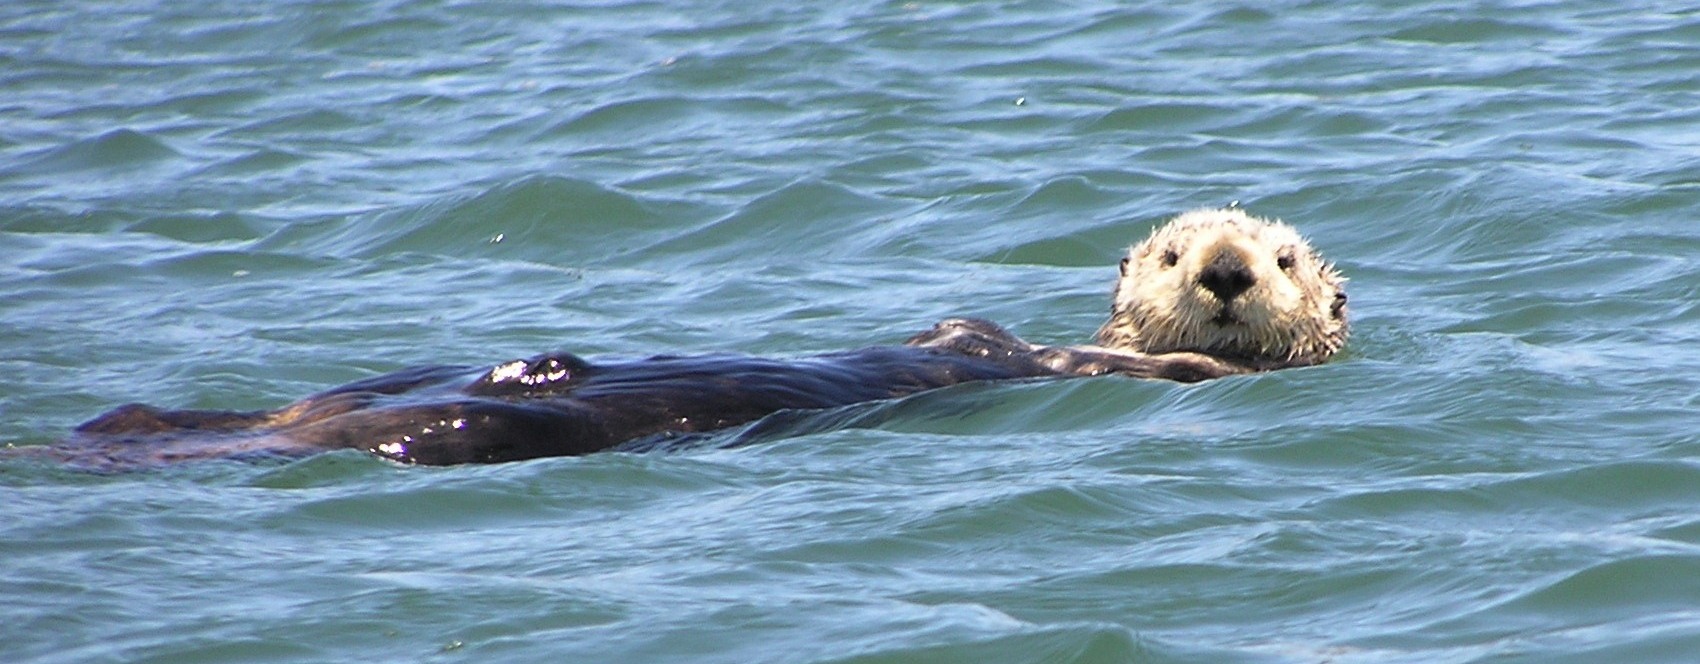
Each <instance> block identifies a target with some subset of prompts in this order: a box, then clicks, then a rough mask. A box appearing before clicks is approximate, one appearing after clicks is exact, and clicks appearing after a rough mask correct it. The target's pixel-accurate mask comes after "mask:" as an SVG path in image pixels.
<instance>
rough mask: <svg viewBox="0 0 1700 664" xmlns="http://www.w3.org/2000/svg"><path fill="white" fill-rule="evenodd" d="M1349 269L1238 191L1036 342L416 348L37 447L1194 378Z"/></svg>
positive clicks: (291, 442) (291, 438) (1261, 352)
mask: <svg viewBox="0 0 1700 664" xmlns="http://www.w3.org/2000/svg"><path fill="white" fill-rule="evenodd" d="M1342 282H1343V280H1342V279H1341V278H1340V276H1339V275H1338V274H1337V273H1336V272H1335V271H1334V269H1333V268H1332V267H1331V266H1330V265H1329V264H1328V263H1326V262H1324V261H1323V260H1322V259H1321V258H1320V257H1319V256H1317V255H1316V252H1315V251H1314V250H1312V249H1311V247H1310V245H1309V244H1307V243H1306V242H1305V241H1304V239H1303V238H1301V237H1300V236H1299V235H1298V233H1297V232H1295V231H1294V230H1293V229H1292V228H1290V227H1288V226H1286V225H1285V224H1282V223H1279V222H1274V221H1267V220H1263V219H1259V218H1256V217H1252V216H1250V215H1247V214H1246V213H1245V212H1243V211H1241V210H1239V209H1237V208H1227V209H1211V210H1198V211H1193V212H1188V213H1186V214H1183V215H1181V216H1179V217H1177V218H1175V219H1174V220H1173V221H1171V222H1170V223H1168V224H1167V225H1165V226H1163V227H1161V228H1159V229H1157V230H1156V231H1154V232H1153V233H1152V234H1151V236H1150V238H1148V239H1146V240H1145V241H1144V242H1142V243H1140V244H1138V245H1136V246H1134V247H1133V248H1132V249H1131V250H1130V251H1129V253H1128V255H1127V257H1126V258H1124V259H1122V262H1121V278H1120V279H1119V280H1118V282H1117V285H1116V288H1115V298H1114V303H1113V304H1112V306H1111V311H1110V319H1109V321H1108V322H1107V323H1105V324H1104V326H1103V328H1102V329H1100V330H1099V331H1098V335H1097V339H1096V341H1097V342H1098V343H1097V345H1090V346H1037V345H1033V344H1029V343H1027V342H1026V341H1023V340H1021V339H1020V338H1018V337H1016V336H1015V335H1012V334H1010V333H1009V332H1007V331H1005V330H1004V329H1003V328H1001V327H998V326H997V325H995V324H993V323H990V322H988V321H984V320H978V319H972V318H957V319H950V320H946V321H943V322H940V323H938V324H937V325H935V326H933V327H932V328H931V329H929V330H926V331H924V332H922V333H920V334H917V335H915V336H913V337H911V338H910V339H908V340H907V341H906V342H904V344H903V345H901V346H876V347H871V348H864V349H861V350H853V351H847V352H840V353H829V354H825V355H816V356H811V357H802V358H795V359H785V360H778V359H765V358H758V357H746V356H730V355H712V356H688V357H680V356H656V357H650V358H646V359H639V360H630V361H610V362H595V363H593V362H590V361H587V360H585V359H583V358H580V357H578V356H576V355H572V354H570V353H550V354H545V355H539V356H536V357H532V358H527V359H522V360H515V361H512V362H507V363H504V364H500V365H497V366H495V367H494V368H488V367H468V366H425V367H417V368H412V369H406V370H402V371H398V372H395V373H391V374H386V375H382V376H377V377H374V378H370V379H366V380H362V381H357V382H354V383H351V384H348V385H344V386H341V387H338V388H335V389H332V390H329V391H326V392H322V393H319V394H315V395H313V396H309V397H307V398H305V399H303V400H301V401H298V402H296V403H293V404H290V405H288V406H285V407H283V408H281V409H277V410H268V411H254V412H231V411H207V410H167V409H160V408H155V407H152V406H146V405H142V404H130V405H126V406H121V407H119V408H117V409H114V410H112V411H110V412H107V413H106V414H103V415H101V416H99V417H97V418H95V419H93V420H90V421H89V422H87V423H85V424H83V425H81V426H79V427H77V428H76V430H75V431H74V432H73V434H72V435H71V437H70V438H69V439H67V440H65V441H64V442H62V443H60V444H58V445H54V446H50V447H49V448H47V449H46V450H42V451H44V452H46V453H47V454H49V455H50V456H53V457H55V458H60V459H64V460H69V461H73V462H82V463H85V464H93V465H100V466H114V465H117V466H133V465H148V464H154V463H161V462H170V461H177V460H184V459H196V458H231V457H246V456H285V457H290V456H304V455H308V454H312V453H316V452H322V451H326V450H332V449H342V448H353V449H360V450H365V451H367V452H370V453H372V454H375V455H377V456H380V457H383V458H386V459H391V460H394V461H398V462H403V463H417V464H434V465H435V464H457V463H475V462H483V463H489V462H500V461H514V460H520V459H530V458H537V457H549V456H566V455H578V454H588V453H591V452H597V451H601V450H607V449H611V448H615V447H617V446H620V445H622V444H623V443H631V442H632V441H641V440H645V439H657V438H666V437H672V436H681V435H686V434H690V433H694V432H704V431H712V430H716V429H724V428H727V427H732V426H736V425H739V424H744V423H748V422H752V421H754V420H757V419H760V418H762V417H765V416H767V415H770V414H772V413H775V412H778V411H782V410H799V409H823V408H832V407H837V406H844V405H849V404H854V403H860V402H866V401H876V400H881V399H891V398H895V397H901V396H904V395H908V394H913V393H916V392H921V391H924V390H931V389H936V388H941V387H945V386H949V385H955V384H960V383H966V382H972V381H989V380H1009V379H1018V378H1046V377H1064V376H1092V375H1100V374H1106V373H1118V374H1123V375H1127V376H1134V377H1140V378H1161V379H1169V380H1176V381H1185V382H1193V381H1200V380H1206V379H1210V378H1217V377H1221V376H1226V375H1231V374H1240V373H1251V372H1257V371H1267V370H1271V369H1276V368H1281V367H1291V366H1303V365H1310V364H1316V363H1319V362H1322V361H1324V360H1326V359H1328V357H1330V356H1331V355H1333V354H1334V353H1335V352H1336V351H1338V350H1339V349H1340V347H1341V345H1342V344H1343V343H1344V342H1345V339H1346V332H1347V325H1346V306H1345V305H1346V295H1345V292H1344V290H1343V288H1342V286H1343V284H1342Z"/></svg>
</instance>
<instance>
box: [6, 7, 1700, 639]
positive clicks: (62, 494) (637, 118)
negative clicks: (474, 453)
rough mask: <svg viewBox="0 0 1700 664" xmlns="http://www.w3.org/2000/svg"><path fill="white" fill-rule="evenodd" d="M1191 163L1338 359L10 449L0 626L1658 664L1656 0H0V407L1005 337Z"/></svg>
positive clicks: (1204, 196) (228, 395) (1675, 254)
mask: <svg viewBox="0 0 1700 664" xmlns="http://www.w3.org/2000/svg"><path fill="white" fill-rule="evenodd" d="M1231 201H1239V202H1240V203H1241V204H1243V205H1244V206H1245V207H1247V208H1248V209H1250V210H1251V211H1252V212H1254V213H1258V214H1262V215H1266V216H1274V217H1281V218H1284V219H1286V220H1288V221H1289V222H1291V223H1293V224H1294V225H1296V226H1297V227H1299V228H1300V229H1301V230H1302V231H1303V232H1304V233H1306V234H1307V235H1308V236H1310V237H1311V239H1312V241H1313V243H1314V244H1315V245H1317V246H1318V247H1319V248H1320V249H1321V250H1322V251H1323V252H1324V253H1325V254H1326V255H1328V256H1329V257H1331V258H1332V259H1334V260H1335V261H1336V262H1337V263H1338V264H1339V266H1340V267H1341V269H1342V270H1343V271H1344V272H1345V273H1346V274H1347V275H1348V276H1349V277H1350V278H1351V280H1352V281H1351V283H1350V291H1351V293H1352V297H1353V300H1352V307H1353V312H1354V315H1355V320H1354V322H1355V328H1354V329H1355V336H1354V338H1353V341H1352V344H1351V347H1350V348H1349V351H1348V352H1347V353H1346V354H1345V355H1344V356H1342V357H1341V358H1340V359H1339V361H1337V362H1335V363H1332V364H1330V365H1327V366H1324V367H1318V368H1311V369H1302V370H1292V371H1283V372H1278V373H1274V374H1267V375H1260V376H1252V377H1240V378H1232V379H1224V380H1220V381H1215V382H1211V383H1207V384H1201V385H1195V386H1182V385H1175V384H1169V383H1163V382H1151V381H1137V380H1130V379H1123V378H1101V379H1083V380H1074V381H1063V382H1052V383H1032V384H1019V385H1002V386H972V387H968V388H965V389H953V390H947V391H943V392H939V393H932V394H927V395H922V396H919V397H916V398H912V399H909V400H905V401H900V402H895V403H890V404H884V405H880V406H877V407H874V408H872V409H868V410H866V411H865V413H864V414H865V417H862V418H860V419H857V420H855V421H854V422H853V425H852V426H844V427H833V428H828V429H827V430H822V431H814V432H812V433H807V432H806V433H804V434H803V435H798V436H794V437H789V438H783V439H778V440H769V441H767V442H764V443H761V444H758V445H752V446H746V447H739V448H734V449H700V450H694V451H686V452H679V453H671V454H602V455H594V456H590V457H584V458H571V459H546V460H539V461H534V462H525V463H515V464H505V465H496V466H480V467H455V468H440V469H437V468H405V467H398V466H392V465H388V464H385V463H382V462H379V461H376V460H373V459H369V458H366V457H363V456H361V455H358V454H354V453H337V454H329V455H323V456H319V457H315V458H311V459H307V460H302V461H297V462H292V463H287V464H283V463H271V464H266V463H238V462H214V463H205V464H194V465H189V466H184V467H176V468H166V469H158V470H150V471H143V472H134V473H119V474H93V473H86V472H79V471H73V470H68V469H64V468H58V467H54V466H51V465H46V464H42V463H39V462H26V461H19V460H16V459H14V460H10V461H0V598H4V601H3V602H0V660H4V661H7V662H94V661H124V662H226V661H231V662H235V661H408V662H414V661H437V662H496V661H512V662H535V661H582V662H693V663H694V662H736V663H748V662H972V663H974V664H988V663H991V662H1423V663H1431V662H1630V661H1634V662H1692V661H1696V658H1700V655H1697V654H1696V653H1700V433H1697V432H1700V426H1697V423H1700V415H1697V410H1700V378H1697V376H1700V304H1697V302H1700V13H1697V12H1695V11H1694V10H1693V9H1692V8H1688V9H1682V8H1681V7H1680V4H1679V3H1657V2H1641V3H1636V2H1620V3H1596V2H1589V1H1584V0H1558V1H1554V2H1492V3H1472V2H1417V3H1408V2H1403V1H1399V2H1395V1H1391V0H1385V1H1381V2H1357V3H1317V2H1288V1H1278V2H1271V3H1245V4H1238V5H1234V4H1228V3H1191V4H1181V5H1179V6H1177V5H1175V4H1173V3H1156V2H1152V3H1140V4H1121V3H1099V2H1041V1H1004V2H932V1H920V2H861V1H858V2H818V3H817V2H773V1H771V0H750V1H739V2H707V1H686V2H644V1H640V0H610V1H608V2H591V3H582V4H552V3H549V4H520V3H504V2H489V1H478V0H475V1H469V2H424V1H421V0H400V1H394V2H378V1H376V0H344V1H339V2H277V3H245V2H241V3H239V2H192V3H173V2H163V1H162V2H140V1H135V2H131V1H120V2H69V1H67V2H38V1H33V0H22V1H12V2H6V3H3V4H0V423H3V424H4V427H3V428H0V445H17V446H24V445H37V444H44V443H48V442H51V441H53V440H54V439H55V438H56V437H59V436H62V435H63V434H64V433H65V432H66V431H67V430H69V429H70V428H71V427H73V426H75V425H76V424H77V423H78V422H80V421H82V420H85V419H87V418H89V417H92V416H93V415H95V414H97V413H99V412H101V411H103V410H105V409H108V408H110V407H112V406H115V405H118V404H121V403H124V402H130V401H145V402H150V403H155V404H159V405H165V406H172V407H193V408H224V409H249V408H267V407H274V406H277V405H279V404H282V403H285V402H287V401H289V400H291V399H294V398H297V397H300V396H302V395H305V394H307V393H310V392H313V391H316V390H320V389H324V388H326V387H330V386H333V385H337V384H340V383H344V382H347V381H351V380H355V379H359V378H362V377H366V376H371V375H374V374H376V373H380V372H385V371H390V370H394V369H398V368H402V367H405V366H409V365H412V364H419V363H451V362H452V363H494V362H497V361H502V360H506V359H510V358H515V357H522V356H527V355H532V354H535V353H538V352H542V351H545V350H555V349H561V350H570V351H573V352H577V353H581V354H585V355H590V356H640V355H645V354H651V353H659V352H671V353H695V352H720V351H732V352H746V353H758V354H765V355H778V356H785V355H803V354H808V353H813V352H824V351H832V350H840V349H846V348H853V347H859V346H863V345H869V344H876V343H895V342H898V341H901V340H902V339H903V338H904V337H905V336H907V335H908V334H910V333H912V332H914V331H917V330H919V329H922V328H925V327H926V326H928V325H930V324H931V323H933V322H934V321H936V320H937V319H940V318H942V317H946V316H952V315H973V316H981V317H986V318H990V319H993V320H996V321H998V322H1000V323H1003V324H1005V325H1006V326H1008V327H1010V328H1011V329H1012V330H1014V331H1015V332H1017V333H1018V334H1021V335H1023V336H1025V337H1027V338H1029V339H1033V340H1035V341H1039V342H1045V343H1073V342H1080V341H1084V340H1085V339H1086V337H1087V336H1088V335H1089V334H1090V333H1091V332H1092V330H1093V329H1095V327H1096V325H1097V324H1098V323H1099V322H1100V321H1101V320H1102V317H1103V315H1104V313H1105V311H1106V307H1107V304H1108V291H1109V286H1110V282H1111V280H1112V279H1113V276H1114V262H1115V260H1116V258H1117V257H1118V254H1119V252H1120V251H1121V250H1122V249H1123V248H1125V247H1126V246H1127V245H1128V244H1130V243H1132V242H1134V241H1136V240H1138V239H1140V238H1141V237H1143V235H1144V234H1145V233H1146V232H1148V229H1149V228H1150V227H1151V226H1153V225H1154V224H1156V223H1158V222H1160V221H1161V220H1163V219H1164V218H1166V217H1168V216H1171V215H1173V214H1175V213H1178V212H1180V211H1183V210H1186V209H1189V208H1193V207H1199V206H1207V205H1223V204H1227V203H1229V202H1231Z"/></svg>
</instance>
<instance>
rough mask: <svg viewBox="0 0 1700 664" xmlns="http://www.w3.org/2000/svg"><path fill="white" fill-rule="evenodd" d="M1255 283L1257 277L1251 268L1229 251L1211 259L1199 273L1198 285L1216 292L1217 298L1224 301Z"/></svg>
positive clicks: (1236, 295) (1237, 295) (1231, 298)
mask: <svg viewBox="0 0 1700 664" xmlns="http://www.w3.org/2000/svg"><path fill="white" fill-rule="evenodd" d="M1255 283H1257V277H1256V276H1255V275H1253V274H1252V273H1251V269H1250V268H1247V267H1246V266H1245V263H1244V262H1242V261H1241V260H1239V257H1238V256H1236V255H1234V254H1233V252H1228V251H1225V252H1222V253H1220V254H1217V255H1216V259H1215V260H1212V261H1210V264H1209V265H1206V266H1204V270H1203V271H1202V272H1199V273H1198V285H1200V286H1203V287H1204V290H1207V291H1210V292H1212V293H1215V294H1216V298H1217V299H1219V300H1221V301H1223V302H1228V301H1230V300H1233V299H1234V298H1236V297H1239V294H1240V293H1244V292H1246V289H1248V288H1251V286H1252V284H1255Z"/></svg>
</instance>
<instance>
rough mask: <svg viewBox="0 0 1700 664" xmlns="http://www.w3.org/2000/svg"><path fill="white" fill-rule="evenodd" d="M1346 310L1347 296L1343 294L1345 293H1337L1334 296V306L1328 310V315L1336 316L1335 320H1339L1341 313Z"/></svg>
mask: <svg viewBox="0 0 1700 664" xmlns="http://www.w3.org/2000/svg"><path fill="white" fill-rule="evenodd" d="M1345 310H1346V294H1345V293H1343V292H1342V293H1335V294H1334V305H1333V306H1331V307H1329V308H1328V313H1331V314H1334V317H1335V318H1339V317H1340V312H1342V311H1345Z"/></svg>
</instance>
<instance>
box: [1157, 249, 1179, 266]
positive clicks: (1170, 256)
mask: <svg viewBox="0 0 1700 664" xmlns="http://www.w3.org/2000/svg"><path fill="white" fill-rule="evenodd" d="M1159 260H1162V261H1163V267H1174V266H1175V263H1179V262H1181V255H1180V254H1177V253H1175V250H1173V249H1165V250H1163V257H1162V258H1161V259H1159Z"/></svg>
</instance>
